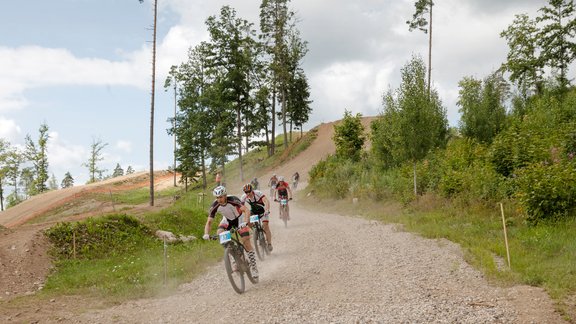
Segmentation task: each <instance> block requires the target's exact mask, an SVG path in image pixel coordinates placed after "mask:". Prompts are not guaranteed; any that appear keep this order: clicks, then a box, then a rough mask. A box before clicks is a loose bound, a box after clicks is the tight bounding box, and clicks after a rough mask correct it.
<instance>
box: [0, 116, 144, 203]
mask: <svg viewBox="0 0 576 324" xmlns="http://www.w3.org/2000/svg"><path fill="white" fill-rule="evenodd" d="M48 131H49V127H48V125H47V124H46V123H43V124H42V125H40V127H39V129H38V138H37V139H36V140H34V139H33V138H32V136H30V134H27V135H26V137H25V145H24V148H19V147H18V146H15V145H12V144H11V143H10V142H9V141H7V140H6V139H3V138H0V211H2V210H4V208H5V206H4V202H5V201H6V208H9V207H12V206H15V205H17V204H19V203H20V202H22V201H24V200H26V199H28V198H30V197H32V196H34V195H37V194H41V193H43V192H46V191H49V190H56V189H59V188H68V187H72V186H73V185H74V178H73V177H72V174H71V173H70V172H66V173H65V174H64V177H63V179H62V181H61V182H60V185H58V182H57V179H56V176H55V175H54V174H52V175H51V176H49V174H48V173H49V163H48V142H49V140H50V135H49V133H48ZM107 145H108V144H107V143H104V142H102V140H100V139H93V140H92V144H91V150H90V156H89V158H88V161H87V162H86V163H82V166H84V167H86V168H87V169H88V173H89V179H88V182H87V183H93V182H96V181H100V180H104V179H107V178H110V177H118V176H122V175H124V174H131V173H134V170H133V169H132V167H131V166H128V168H127V169H126V172H124V169H122V167H121V166H120V164H119V163H117V164H116V167H115V168H114V170H113V172H112V174H109V175H105V172H107V171H108V170H106V169H101V168H100V167H99V162H100V161H102V160H103V157H102V149H103V148H104V147H106V146H107ZM8 188H9V189H10V191H11V192H10V194H9V195H7V196H5V195H4V192H5V190H6V189H8Z"/></svg>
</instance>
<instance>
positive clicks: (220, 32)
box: [206, 6, 258, 181]
mask: <svg viewBox="0 0 576 324" xmlns="http://www.w3.org/2000/svg"><path fill="white" fill-rule="evenodd" d="M206 25H207V26H208V32H209V33H210V49H211V56H210V57H209V58H208V61H209V64H210V65H211V66H212V67H216V69H215V70H216V72H217V75H216V80H215V81H216V83H217V84H218V87H219V88H220V89H221V90H222V92H220V101H221V102H222V104H223V105H224V107H228V108H230V109H231V111H232V112H233V114H234V118H235V125H234V129H235V131H236V137H235V140H234V142H235V144H236V146H237V150H236V152H235V153H236V154H238V156H239V158H238V160H239V165H240V180H241V181H242V180H243V172H242V171H243V169H242V165H243V161H242V151H243V150H242V135H243V129H244V124H243V116H244V115H245V114H246V112H247V111H250V110H252V108H253V103H252V100H251V93H252V91H253V82H252V80H251V72H252V71H253V66H254V60H255V57H256V55H257V51H258V49H257V42H256V40H255V38H254V37H255V34H256V31H255V30H254V29H253V24H252V23H250V22H248V21H247V20H245V19H241V18H237V17H236V11H235V10H234V9H233V8H231V7H230V6H223V7H222V8H221V10H220V16H219V17H216V16H211V17H209V18H208V19H207V20H206Z"/></svg>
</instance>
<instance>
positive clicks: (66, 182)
mask: <svg viewBox="0 0 576 324" xmlns="http://www.w3.org/2000/svg"><path fill="white" fill-rule="evenodd" d="M73 186H74V178H72V175H71V174H70V172H66V173H65V174H64V179H62V183H60V187H61V188H62V189H64V188H70V187H73Z"/></svg>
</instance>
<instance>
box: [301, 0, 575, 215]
mask: <svg viewBox="0 0 576 324" xmlns="http://www.w3.org/2000/svg"><path fill="white" fill-rule="evenodd" d="M432 5H433V3H432V2H431V1H428V2H426V1H418V2H417V6H416V8H417V13H418V12H419V13H420V14H421V12H422V10H425V9H426V8H430V13H431V6H432ZM418 10H420V11H418ZM538 12H539V16H537V17H536V18H530V17H528V15H526V14H521V15H517V16H516V19H515V20H514V22H513V23H512V24H511V25H510V26H508V28H507V29H506V30H504V31H503V32H502V33H501V34H500V36H501V37H502V38H504V39H506V40H507V41H508V45H509V53H508V55H507V60H506V61H505V62H504V63H502V65H501V67H500V68H499V69H497V70H495V71H493V72H491V73H490V74H489V75H487V76H486V77H484V78H482V79H478V78H475V77H472V76H465V77H463V78H462V79H461V80H460V82H459V83H458V86H459V95H458V102H457V105H458V107H459V111H460V113H461V119H460V121H459V125H458V127H453V128H449V127H448V125H447V122H446V110H445V108H443V106H442V103H441V101H440V98H439V97H438V94H437V91H436V90H435V89H434V88H429V87H428V86H427V84H429V83H428V82H427V80H426V65H425V63H424V61H423V59H422V58H421V57H419V56H414V57H412V59H411V60H410V61H409V62H408V63H407V64H406V65H405V66H404V67H403V68H402V70H401V75H402V77H401V83H400V86H399V87H398V88H397V89H395V90H392V89H390V90H388V91H387V92H385V94H384V95H383V110H382V113H381V114H380V116H378V118H377V119H376V120H375V121H373V122H372V123H371V126H370V130H369V132H368V136H369V139H370V140H371V149H370V151H369V152H363V151H362V147H363V144H364V140H365V138H364V136H363V135H361V134H364V128H363V126H362V123H361V122H360V117H361V116H360V115H356V116H352V115H351V114H350V113H349V112H346V113H345V115H344V119H343V121H342V123H340V124H339V125H337V126H335V135H334V141H335V143H336V146H337V148H336V154H335V155H334V156H332V157H330V158H329V159H327V160H325V161H322V162H321V163H320V164H318V165H317V166H315V167H314V168H313V169H312V171H311V180H310V184H311V185H312V187H314V188H315V189H317V191H318V192H325V194H326V195H331V196H334V197H337V198H343V197H345V196H347V195H354V196H368V197H371V198H373V199H377V200H380V199H384V198H385V197H387V196H389V195H392V196H395V197H396V198H399V199H400V200H402V201H410V200H412V199H415V198H416V197H418V196H420V195H423V194H426V193H431V194H436V195H439V196H442V197H445V198H451V199H459V200H463V201H468V202H477V201H480V202H485V203H489V204H492V203H494V202H499V201H503V200H508V201H510V202H511V203H512V204H514V205H515V206H517V207H518V208H517V209H518V210H519V211H521V212H522V213H523V214H524V215H525V216H526V217H527V219H528V220H529V221H531V222H534V223H537V222H540V221H543V220H548V219H559V218H565V217H570V216H573V215H574V212H575V211H576V161H575V159H574V156H575V155H576V89H575V88H574V87H573V86H572V85H571V78H569V77H568V76H569V69H568V68H569V65H570V63H572V62H573V60H574V58H576V44H575V43H573V41H572V40H573V39H574V36H575V35H576V12H575V11H574V5H573V1H566V0H550V1H549V3H548V5H547V6H544V7H542V8H541V9H540V10H539V11H538ZM415 17H416V15H415ZM430 19H431V18H430ZM417 26H423V23H422V22H420V23H419V24H417ZM410 27H411V28H413V26H410ZM428 71H430V70H428ZM428 76H429V75H428ZM408 192H411V195H409V194H408Z"/></svg>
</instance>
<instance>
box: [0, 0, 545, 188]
mask: <svg viewBox="0 0 576 324" xmlns="http://www.w3.org/2000/svg"><path fill="white" fill-rule="evenodd" d="M414 1H415V0H292V1H291V2H290V8H291V9H292V10H293V11H294V12H295V13H296V15H297V17H298V23H297V28H298V29H299V30H300V31H301V35H302V38H303V39H304V40H305V41H307V42H308V49H309V51H308V53H307V55H306V57H305V58H304V60H303V62H302V68H303V69H304V71H305V73H306V75H307V77H308V80H309V84H310V88H311V89H310V91H311V100H313V102H312V104H311V106H312V109H313V111H312V115H311V116H310V120H309V122H308V123H307V124H306V125H304V130H308V129H311V128H313V127H315V126H317V125H318V124H320V123H323V122H331V121H334V120H338V119H341V118H342V117H343V116H344V111H345V110H348V111H351V112H352V113H353V114H356V113H360V114H362V115H363V116H375V115H377V114H379V113H380V112H381V111H382V95H383V94H384V93H385V92H386V91H387V90H388V89H397V88H398V86H399V84H400V69H401V68H402V67H403V66H404V65H406V64H407V63H408V62H409V60H410V59H411V57H412V56H421V57H422V59H423V60H424V61H425V62H428V56H427V55H428V35H427V34H424V33H423V32H421V31H412V32H410V31H409V30H408V26H407V24H406V20H409V19H410V18H411V17H412V14H413V13H414ZM260 2H261V1H259V0H233V1H222V0H158V24H157V63H156V85H155V89H156V97H155V105H154V106H155V114H154V120H155V122H154V151H153V155H154V169H155V170H162V169H167V168H168V167H169V166H171V165H173V150H174V139H173V138H172V137H171V136H170V135H168V134H167V131H166V130H167V129H168V128H169V127H170V124H169V122H168V118H170V117H172V116H173V115H174V105H175V103H174V92H173V89H164V81H165V80H166V78H167V73H168V71H169V69H170V67H171V66H172V65H179V64H181V63H182V62H184V61H185V60H186V58H187V53H188V49H190V48H193V47H195V46H196V45H197V44H199V43H200V42H201V41H203V40H207V39H208V35H207V31H206V25H205V20H206V18H207V17H209V16H211V15H218V13H219V10H220V8H221V7H222V6H224V5H230V6H231V7H233V8H234V9H236V12H237V16H238V17H240V18H243V19H246V20H248V21H250V22H252V23H254V25H255V27H256V28H258V23H259V17H258V15H259V6H260ZM435 2H436V5H435V6H434V9H433V14H434V16H433V34H432V36H433V44H432V87H433V88H435V89H436V90H437V91H438V93H439V95H440V98H441V100H442V102H443V105H444V107H445V108H446V109H447V117H448V121H449V124H450V126H458V122H459V118H460V117H459V113H458V106H457V105H456V102H457V97H458V82H459V81H460V80H461V79H462V78H464V77H466V76H472V77H475V78H484V77H486V76H487V75H488V74H489V73H491V72H493V71H494V70H495V69H497V68H498V67H499V66H500V64H501V63H503V62H504V61H505V60H506V55H507V53H508V46H507V44H506V41H505V40H504V39H503V38H501V37H500V33H501V32H502V31H503V30H504V29H506V28H507V27H508V26H509V25H510V24H511V23H512V21H513V19H514V16H515V15H516V14H521V13H527V14H529V15H530V17H535V16H537V14H538V12H537V10H538V8H541V7H543V6H545V5H547V1H545V0H436V1H435ZM152 24H153V0H144V2H143V3H142V4H140V3H139V1H138V0H57V1H46V0H19V1H3V4H2V10H0V138H3V139H5V140H7V141H9V142H10V143H11V144H12V145H15V146H23V145H24V142H25V137H26V136H27V135H30V137H31V138H32V140H33V141H35V142H37V140H38V136H39V128H40V126H41V125H42V124H43V123H45V124H46V125H48V127H49V135H50V139H49V142H48V162H49V174H50V175H54V176H55V177H56V180H57V182H58V184H60V182H61V181H62V179H63V177H64V174H65V173H66V172H70V173H71V175H72V177H73V178H74V180H75V184H76V185H79V184H84V183H86V181H87V180H88V178H89V174H88V169H87V168H86V167H85V166H82V164H84V163H87V162H88V160H89V157H90V151H91V145H92V144H93V143H94V142H97V141H100V142H101V143H104V144H106V146H105V147H104V148H103V150H102V158H103V160H102V161H100V162H99V163H98V166H99V167H100V168H101V169H106V170H108V171H107V172H105V174H111V173H112V172H113V170H114V168H115V166H116V165H117V164H120V166H121V167H122V168H123V169H124V170H126V168H127V167H128V166H131V167H132V168H133V169H134V170H136V171H148V170H149V163H150V151H149V140H150V118H151V115H150V112H151V109H150V107H151V96H150V92H151V88H152V85H151V83H152V38H153V37H152ZM277 129H278V128H277Z"/></svg>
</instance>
